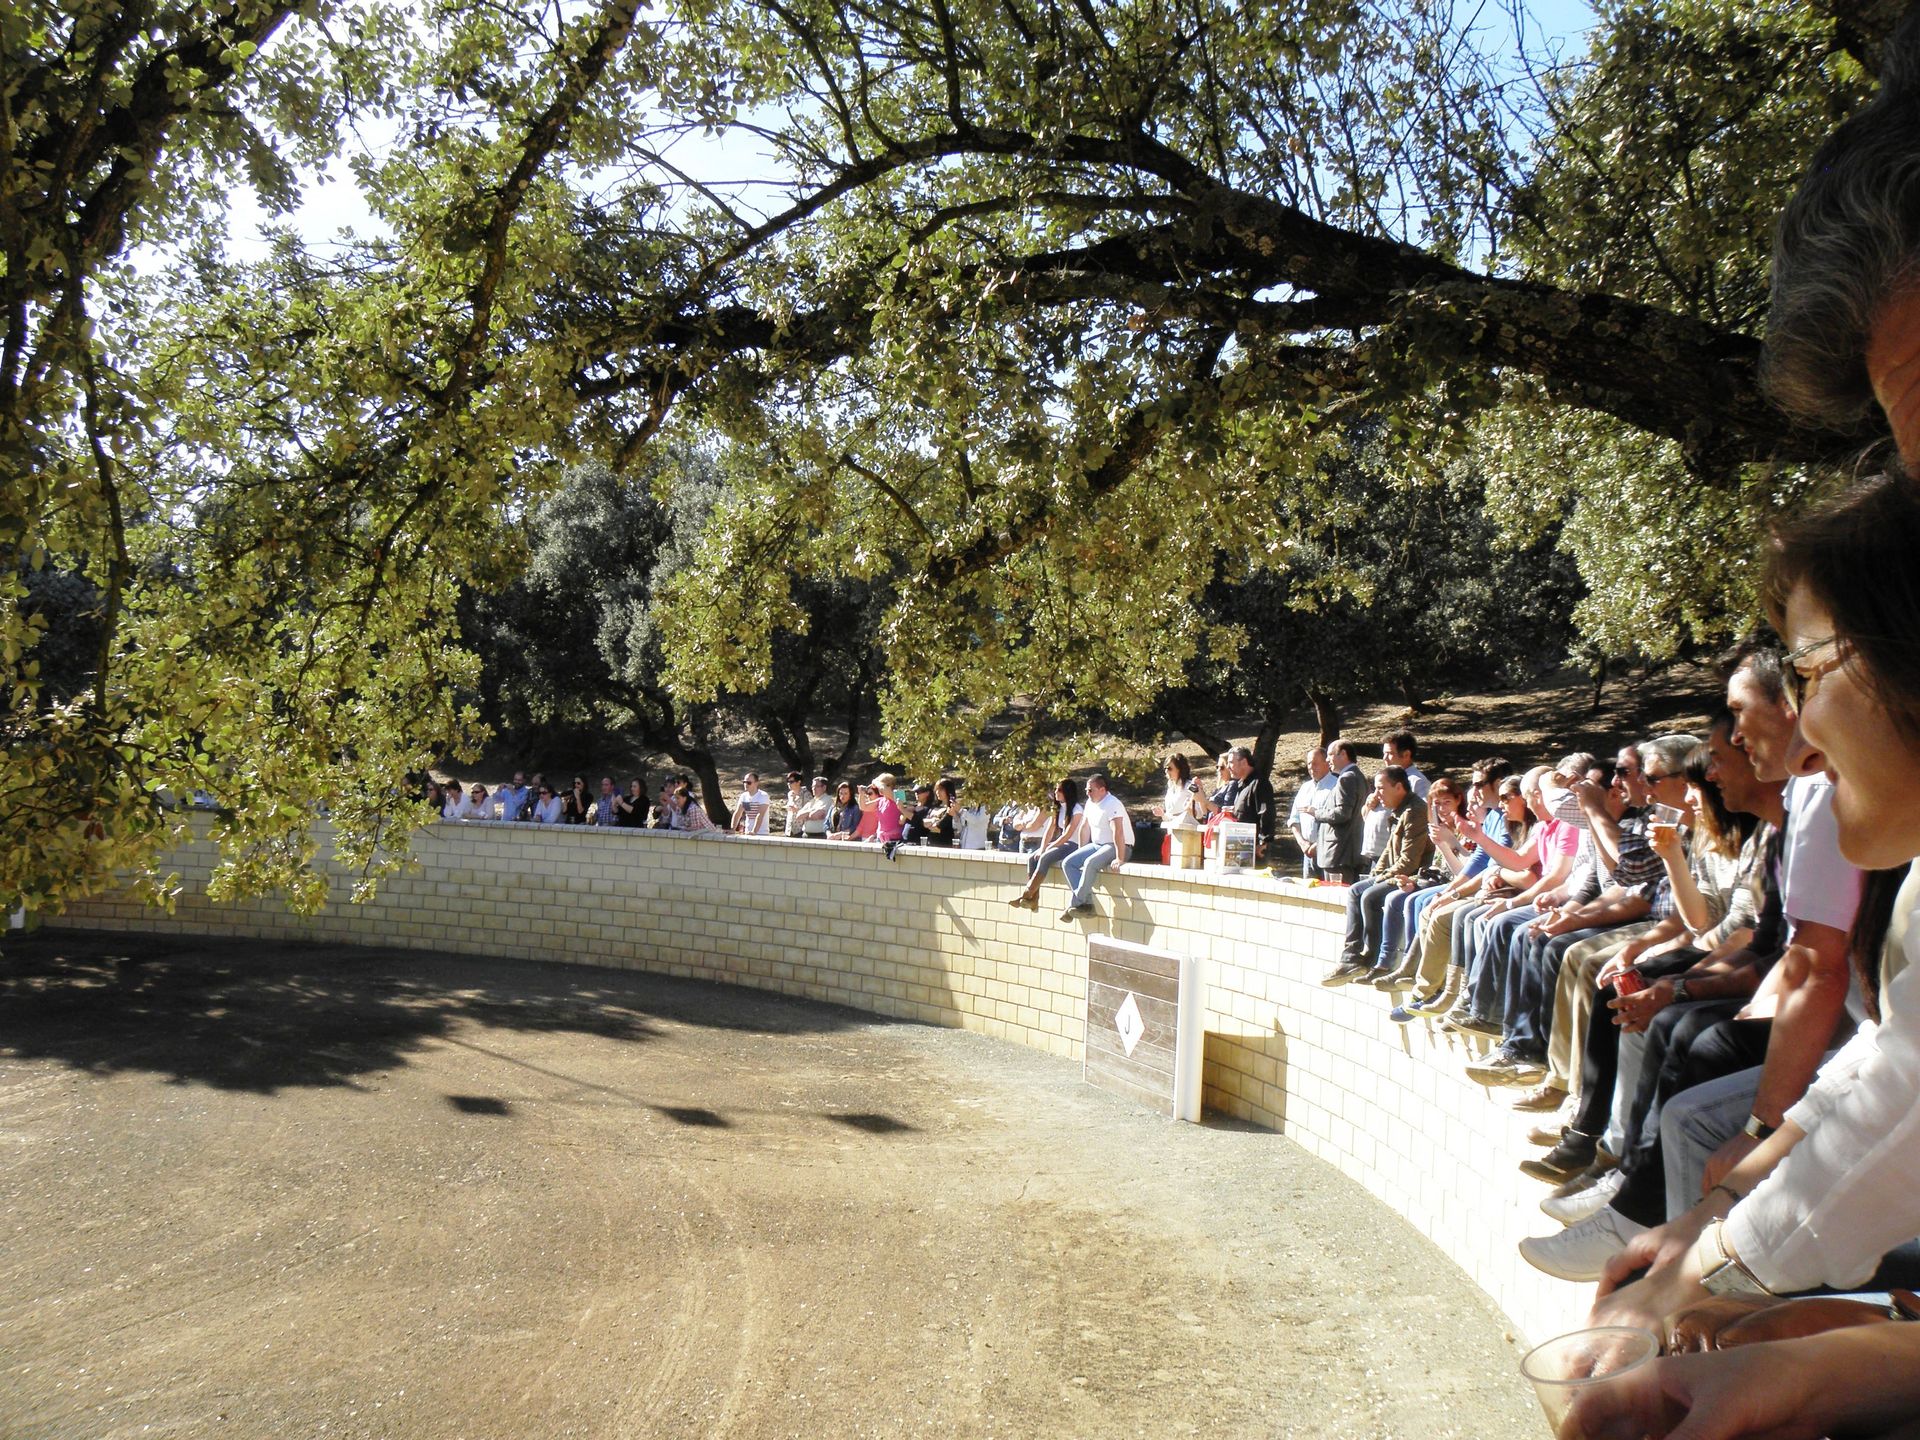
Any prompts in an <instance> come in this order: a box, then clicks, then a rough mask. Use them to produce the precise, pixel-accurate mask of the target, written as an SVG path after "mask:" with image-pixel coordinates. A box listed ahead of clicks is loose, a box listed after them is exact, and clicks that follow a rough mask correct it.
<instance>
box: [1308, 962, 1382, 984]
mask: <svg viewBox="0 0 1920 1440" xmlns="http://www.w3.org/2000/svg"><path fill="white" fill-rule="evenodd" d="M1372 968H1373V967H1372V966H1370V965H1368V964H1367V962H1366V961H1364V960H1342V961H1341V962H1340V963H1339V964H1338V965H1336V966H1334V967H1333V968H1332V969H1331V970H1329V971H1327V973H1326V974H1324V975H1322V976H1321V977H1320V983H1321V984H1322V985H1345V984H1348V983H1350V982H1351V981H1354V980H1358V979H1359V978H1360V977H1361V976H1362V975H1365V974H1367V973H1368V971H1370V970H1371V969H1372Z"/></svg>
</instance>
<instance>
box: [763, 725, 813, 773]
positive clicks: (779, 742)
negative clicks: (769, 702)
mask: <svg viewBox="0 0 1920 1440" xmlns="http://www.w3.org/2000/svg"><path fill="white" fill-rule="evenodd" d="M760 728H761V729H763V730H765V731H766V732H767V739H768V740H769V741H770V742H771V743H772V745H773V748H774V750H775V751H777V752H778V754H779V756H780V758H781V759H782V760H784V761H786V764H787V768H788V769H789V770H798V771H799V772H800V773H801V774H802V775H805V776H807V777H809V778H811V777H812V775H813V738H812V737H811V736H810V735H809V734H808V733H807V721H806V716H805V714H804V713H803V714H800V715H797V716H796V715H793V714H791V713H790V714H786V715H776V714H774V713H773V712H771V711H762V712H761V715H760Z"/></svg>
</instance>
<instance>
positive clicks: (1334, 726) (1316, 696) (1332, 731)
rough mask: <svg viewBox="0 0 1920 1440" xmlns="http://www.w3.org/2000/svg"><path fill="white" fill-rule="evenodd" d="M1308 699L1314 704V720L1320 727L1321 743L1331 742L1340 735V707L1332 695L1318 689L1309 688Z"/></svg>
mask: <svg viewBox="0 0 1920 1440" xmlns="http://www.w3.org/2000/svg"><path fill="white" fill-rule="evenodd" d="M1307 699H1308V700H1309V701H1310V702H1311V703H1312V705H1313V718H1314V722H1315V723H1316V724H1318V725H1319V727H1320V743H1321V744H1322V745H1327V744H1331V743H1332V742H1333V741H1334V740H1337V739H1339V737H1340V707H1339V706H1338V705H1336V704H1334V700H1333V697H1332V696H1331V695H1327V694H1323V693H1322V692H1320V691H1318V690H1309V691H1308V692H1307Z"/></svg>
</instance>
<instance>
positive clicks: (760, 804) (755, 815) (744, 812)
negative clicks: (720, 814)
mask: <svg viewBox="0 0 1920 1440" xmlns="http://www.w3.org/2000/svg"><path fill="white" fill-rule="evenodd" d="M740 783H741V784H742V785H743V786H745V787H746V788H745V789H743V790H742V791H741V792H740V798H739V799H738V800H736V801H734V804H733V829H734V833H735V834H739V835H764V834H766V833H767V816H768V815H769V813H770V812H771V811H772V809H773V797H772V796H771V795H769V794H767V792H766V791H764V790H762V789H761V788H760V777H759V776H758V775H756V774H754V773H753V771H751V770H749V771H748V772H747V773H746V774H745V775H742V776H741V777H740Z"/></svg>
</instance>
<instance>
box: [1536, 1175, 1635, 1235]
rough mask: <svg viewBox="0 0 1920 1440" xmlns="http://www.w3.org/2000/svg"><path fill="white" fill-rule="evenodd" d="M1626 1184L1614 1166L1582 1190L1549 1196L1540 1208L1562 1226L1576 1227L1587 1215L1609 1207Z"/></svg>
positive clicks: (1625, 1178)
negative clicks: (1569, 1193)
mask: <svg viewBox="0 0 1920 1440" xmlns="http://www.w3.org/2000/svg"><path fill="white" fill-rule="evenodd" d="M1626 1183H1627V1177H1626V1176H1625V1175H1623V1174H1621V1173H1620V1167H1619V1166H1618V1165H1616V1166H1614V1167H1613V1169H1611V1170H1609V1171H1607V1173H1606V1174H1604V1175H1602V1176H1601V1177H1600V1178H1599V1179H1598V1180H1596V1181H1594V1182H1593V1183H1592V1184H1591V1185H1589V1186H1587V1187H1586V1188H1585V1189H1583V1190H1576V1191H1574V1192H1573V1194H1571V1195H1549V1196H1548V1197H1547V1198H1546V1199H1544V1200H1542V1201H1541V1202H1540V1208H1541V1209H1542V1210H1543V1211H1545V1212H1546V1213H1547V1214H1548V1215H1550V1216H1551V1217H1553V1218H1554V1219H1555V1220H1558V1221H1559V1222H1560V1223H1561V1224H1562V1225H1578V1224H1579V1223H1580V1222H1581V1221H1582V1220H1585V1219H1586V1218H1587V1217H1588V1216H1589V1215H1598V1214H1599V1213H1600V1212H1601V1211H1602V1210H1604V1209H1606V1208H1607V1206H1609V1205H1611V1204H1612V1203H1613V1197H1614V1196H1616V1195H1618V1194H1619V1193H1620V1187H1621V1186H1622V1185H1624V1184H1626Z"/></svg>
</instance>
